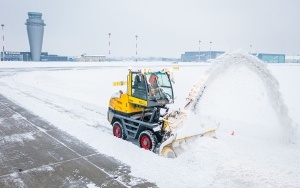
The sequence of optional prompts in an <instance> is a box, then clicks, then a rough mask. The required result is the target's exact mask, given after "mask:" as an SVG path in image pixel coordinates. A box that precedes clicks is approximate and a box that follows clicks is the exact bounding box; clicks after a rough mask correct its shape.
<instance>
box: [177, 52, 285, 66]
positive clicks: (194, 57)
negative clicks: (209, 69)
mask: <svg viewBox="0 0 300 188" xmlns="http://www.w3.org/2000/svg"><path fill="white" fill-rule="evenodd" d="M224 53H225V52H223V51H200V52H199V51H192V52H185V53H184V54H181V62H209V61H210V60H212V59H216V58H217V57H218V56H220V55H222V54H224ZM252 55H253V56H256V57H257V58H258V59H260V60H262V61H264V62H266V63H285V54H267V53H252Z"/></svg>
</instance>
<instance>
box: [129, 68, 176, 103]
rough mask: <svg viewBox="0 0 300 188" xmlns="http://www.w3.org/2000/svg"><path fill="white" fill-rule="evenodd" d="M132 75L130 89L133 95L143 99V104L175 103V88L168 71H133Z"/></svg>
mask: <svg viewBox="0 0 300 188" xmlns="http://www.w3.org/2000/svg"><path fill="white" fill-rule="evenodd" d="M130 76H131V80H132V81H131V85H130V86H128V89H130V90H131V96H132V97H134V98H137V99H140V100H142V102H141V101H140V103H139V104H142V103H143V102H144V103H143V104H144V105H142V106H147V107H153V106H164V105H165V104H170V103H174V96H173V88H172V83H171V81H170V77H169V74H168V72H163V71H158V72H144V73H142V72H131V75H130ZM129 79H130V78H129ZM133 101H136V100H133ZM133 103H135V102H133Z"/></svg>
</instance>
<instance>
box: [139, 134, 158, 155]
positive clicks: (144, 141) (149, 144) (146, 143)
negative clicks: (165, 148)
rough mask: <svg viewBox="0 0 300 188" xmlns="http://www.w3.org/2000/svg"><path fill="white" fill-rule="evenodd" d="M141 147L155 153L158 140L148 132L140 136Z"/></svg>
mask: <svg viewBox="0 0 300 188" xmlns="http://www.w3.org/2000/svg"><path fill="white" fill-rule="evenodd" d="M139 143H140V147H141V148H144V149H146V150H150V151H154V149H155V148H156V145H157V138H156V136H155V135H154V134H153V132H152V131H149V130H146V131H143V132H141V134H140V136H139Z"/></svg>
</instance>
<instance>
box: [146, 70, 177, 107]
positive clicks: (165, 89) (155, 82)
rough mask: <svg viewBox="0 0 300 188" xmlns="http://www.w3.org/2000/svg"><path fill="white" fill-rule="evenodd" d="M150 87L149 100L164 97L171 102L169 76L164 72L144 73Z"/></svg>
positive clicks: (171, 94)
mask: <svg viewBox="0 0 300 188" xmlns="http://www.w3.org/2000/svg"><path fill="white" fill-rule="evenodd" d="M145 76H146V78H147V82H148V84H149V89H150V94H149V96H150V98H149V99H150V100H151V99H154V100H159V99H166V100H168V101H169V102H168V103H172V102H173V90H172V85H171V82H170V79H169V76H168V74H167V73H165V72H154V73H147V74H145Z"/></svg>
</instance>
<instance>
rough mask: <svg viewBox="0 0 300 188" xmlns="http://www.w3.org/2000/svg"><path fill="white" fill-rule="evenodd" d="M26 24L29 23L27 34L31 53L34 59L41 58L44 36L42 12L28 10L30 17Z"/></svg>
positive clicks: (38, 59)
mask: <svg viewBox="0 0 300 188" xmlns="http://www.w3.org/2000/svg"><path fill="white" fill-rule="evenodd" d="M25 25H27V34H28V39H29V45H30V53H31V59H32V61H40V60H41V52H42V45H43V36H44V26H45V25H46V24H44V20H42V13H39V12H28V19H27V20H26V23H25Z"/></svg>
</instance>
